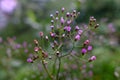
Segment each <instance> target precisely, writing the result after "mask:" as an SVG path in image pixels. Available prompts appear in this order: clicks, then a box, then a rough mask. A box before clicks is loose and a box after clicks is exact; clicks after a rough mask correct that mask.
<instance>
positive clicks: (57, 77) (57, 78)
mask: <svg viewBox="0 0 120 80" xmlns="http://www.w3.org/2000/svg"><path fill="white" fill-rule="evenodd" d="M58 61H59V64H58V70H57V74H56V80H59V73H60V65H61V58H60V57H59V58H58Z"/></svg>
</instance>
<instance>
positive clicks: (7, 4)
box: [0, 0, 17, 13]
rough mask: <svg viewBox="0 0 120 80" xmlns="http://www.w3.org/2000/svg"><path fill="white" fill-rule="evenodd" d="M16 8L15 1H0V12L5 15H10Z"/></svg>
mask: <svg viewBox="0 0 120 80" xmlns="http://www.w3.org/2000/svg"><path fill="white" fill-rule="evenodd" d="M16 6H17V0H1V1H0V10H2V11H3V12H6V13H12V12H13V11H14V9H15V8H16Z"/></svg>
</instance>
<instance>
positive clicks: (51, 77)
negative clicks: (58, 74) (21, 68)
mask: <svg viewBox="0 0 120 80" xmlns="http://www.w3.org/2000/svg"><path fill="white" fill-rule="evenodd" d="M42 65H43V67H44V69H45V71H46V72H47V74H48V76H49V77H50V79H51V80H54V79H53V76H52V75H51V74H50V73H49V71H48V69H47V67H46V65H45V63H44V60H42Z"/></svg>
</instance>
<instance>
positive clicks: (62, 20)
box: [60, 17, 65, 25]
mask: <svg viewBox="0 0 120 80" xmlns="http://www.w3.org/2000/svg"><path fill="white" fill-rule="evenodd" d="M60 22H61V24H62V25H63V24H64V22H65V20H64V18H63V17H61V19H60Z"/></svg>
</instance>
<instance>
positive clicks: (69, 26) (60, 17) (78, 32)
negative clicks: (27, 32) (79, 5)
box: [27, 8, 99, 80]
mask: <svg viewBox="0 0 120 80" xmlns="http://www.w3.org/2000/svg"><path fill="white" fill-rule="evenodd" d="M78 15H80V12H77V11H76V10H73V11H72V12H66V11H65V8H62V9H61V11H60V12H59V11H56V13H55V14H54V15H53V14H51V15H50V17H51V25H50V29H51V30H50V32H49V33H48V35H46V34H44V33H43V32H39V35H40V40H36V39H35V40H34V43H35V47H34V52H35V54H33V56H32V57H29V58H28V59H27V62H29V63H33V62H34V61H35V60H36V59H38V58H39V59H40V60H41V62H42V64H43V66H44V68H45V70H46V72H47V73H48V75H49V77H50V78H51V79H56V80H58V79H59V73H60V64H61V58H64V57H69V56H76V57H78V59H79V60H80V58H81V57H82V56H84V55H88V54H86V53H88V52H90V51H92V49H93V47H92V45H91V42H92V41H90V40H89V38H88V39H86V38H87V37H86V36H85V35H84V34H85V33H86V32H88V31H91V29H92V30H93V29H96V28H97V27H98V26H99V24H97V23H96V19H95V18H94V17H93V16H92V17H90V20H89V24H88V26H87V27H86V28H83V27H82V26H80V25H76V24H75V23H74V21H75V19H76V18H77V16H78ZM45 46H46V47H48V49H46V47H45ZM73 52H75V54H73ZM47 58H49V59H51V58H55V61H53V62H55V64H56V60H58V64H59V66H58V68H57V73H56V77H55V76H54V75H51V74H50V73H49V72H48V70H47V68H46V65H47V64H46V63H47ZM94 60H96V56H92V57H90V58H89V59H87V60H86V61H87V62H91V61H94ZM55 64H54V65H55ZM54 69H56V68H53V71H54Z"/></svg>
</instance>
